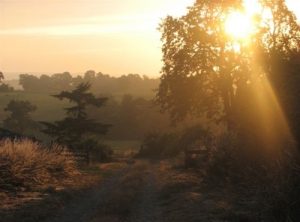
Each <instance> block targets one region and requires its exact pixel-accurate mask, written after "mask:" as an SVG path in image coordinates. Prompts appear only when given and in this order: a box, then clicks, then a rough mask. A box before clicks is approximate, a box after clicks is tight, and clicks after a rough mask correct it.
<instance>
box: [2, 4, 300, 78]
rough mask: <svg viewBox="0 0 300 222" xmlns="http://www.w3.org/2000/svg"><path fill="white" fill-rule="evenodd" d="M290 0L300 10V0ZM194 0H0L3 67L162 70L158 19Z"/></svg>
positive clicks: (12, 69)
mask: <svg viewBox="0 0 300 222" xmlns="http://www.w3.org/2000/svg"><path fill="white" fill-rule="evenodd" d="M287 1H288V3H289V6H290V7H291V8H293V9H296V10H298V12H296V13H297V14H299V15H300V1H299V0H287ZM193 2H194V0H0V50H1V53H0V70H1V71H2V72H3V73H4V74H5V73H8V74H6V75H12V74H9V73H58V72H64V71H69V72H71V73H84V72H85V71H87V70H95V71H101V72H103V73H108V74H112V75H121V74H127V73H139V74H145V75H149V76H158V75H159V71H160V69H161V65H162V63H161V58H162V54H161V42H160V33H159V31H158V30H157V27H158V24H159V23H160V21H161V19H162V18H164V17H165V16H166V15H174V16H179V15H182V14H184V13H185V12H186V7H187V6H190V5H192V3H193ZM6 77H7V78H10V77H12V76H6Z"/></svg>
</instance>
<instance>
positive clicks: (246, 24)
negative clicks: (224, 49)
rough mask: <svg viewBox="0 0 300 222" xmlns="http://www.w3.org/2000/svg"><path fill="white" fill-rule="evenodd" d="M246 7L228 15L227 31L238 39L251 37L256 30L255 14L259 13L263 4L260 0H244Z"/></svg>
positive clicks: (226, 21)
mask: <svg viewBox="0 0 300 222" xmlns="http://www.w3.org/2000/svg"><path fill="white" fill-rule="evenodd" d="M243 5H244V9H243V10H242V11H235V12H232V13H230V14H229V15H227V18H226V20H225V31H226V33H227V34H228V35H230V36H231V37H233V38H234V39H238V40H245V39H248V38H250V37H251V34H252V33H253V32H254V27H255V25H254V19H253V18H254V15H255V14H257V13H259V11H260V10H261V5H260V4H259V1H258V0H244V1H243Z"/></svg>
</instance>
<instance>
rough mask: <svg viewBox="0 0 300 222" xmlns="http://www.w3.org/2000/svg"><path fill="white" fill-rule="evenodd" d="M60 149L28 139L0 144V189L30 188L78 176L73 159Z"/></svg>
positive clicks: (6, 141) (5, 141)
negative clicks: (46, 146)
mask: <svg viewBox="0 0 300 222" xmlns="http://www.w3.org/2000/svg"><path fill="white" fill-rule="evenodd" d="M66 153H67V150H66V149H65V148H63V147H60V146H53V147H51V148H45V147H43V146H42V145H40V144H39V143H36V142H32V141H30V140H23V141H10V140H4V141H1V142H0V190H4V191H9V190H18V189H32V188H34V187H36V186H39V185H45V184H51V183H56V182H58V181H61V180H63V179H65V178H68V177H71V176H73V175H74V174H75V173H77V170H76V165H75V162H74V158H73V156H71V155H69V154H68V155H66Z"/></svg>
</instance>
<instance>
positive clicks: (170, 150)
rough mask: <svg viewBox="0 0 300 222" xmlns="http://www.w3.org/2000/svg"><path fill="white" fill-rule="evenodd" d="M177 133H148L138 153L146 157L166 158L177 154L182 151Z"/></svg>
mask: <svg viewBox="0 0 300 222" xmlns="http://www.w3.org/2000/svg"><path fill="white" fill-rule="evenodd" d="M178 141H179V140H178V135H177V134H176V133H151V134H148V135H147V136H146V137H145V139H144V141H143V144H142V148H141V150H140V152H139V154H138V156H139V157H146V158H166V157H171V156H175V155H176V154H178V153H179V152H180V147H179V146H178Z"/></svg>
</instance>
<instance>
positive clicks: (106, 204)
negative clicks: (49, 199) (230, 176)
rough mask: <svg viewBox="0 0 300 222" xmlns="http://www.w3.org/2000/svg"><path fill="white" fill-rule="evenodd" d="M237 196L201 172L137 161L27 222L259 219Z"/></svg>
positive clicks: (249, 205) (189, 221) (178, 221)
mask: <svg viewBox="0 0 300 222" xmlns="http://www.w3.org/2000/svg"><path fill="white" fill-rule="evenodd" d="M104 172H105V171H104ZM102 173H103V171H102ZM234 194H235V193H234V192H231V191H230V190H225V189H224V188H222V189H218V188H217V186H216V187H215V186H212V187H206V186H204V187H203V186H202V182H201V176H199V173H197V172H194V171H189V170H186V169H175V168H174V167H172V165H170V164H168V163H165V162H160V163H149V162H147V161H137V162H136V163H135V164H132V165H124V166H122V167H121V168H118V169H117V170H115V171H113V172H112V173H109V174H108V175H106V176H105V177H104V178H103V180H102V181H101V182H100V183H99V184H98V185H96V186H94V187H93V188H90V189H87V190H86V191H84V192H78V193H77V192H76V193H75V195H73V196H72V199H71V200H70V201H68V203H69V204H66V205H65V206H64V207H63V208H61V209H56V210H52V211H51V212H52V213H51V215H53V212H56V216H54V217H53V216H52V217H51V218H48V219H47V220H43V219H41V218H38V219H35V218H31V219H30V220H26V222H33V221H40V222H42V221H45V222H182V221H185V222H194V221H212V222H221V221H222V222H223V221H260V220H257V219H256V218H257V216H256V214H257V213H256V211H257V210H256V208H255V206H257V205H255V204H254V205H253V206H252V205H251V204H248V202H249V201H248V200H247V204H246V205H245V204H243V205H242V204H241V200H243V199H241V198H240V197H239V196H237V197H236V195H234ZM66 203H67V202H66ZM62 205H64V204H62ZM244 205H245V206H244ZM33 216H36V215H35V214H34V213H33ZM0 221H1V218H0ZM11 221H13V222H19V220H11ZM3 222H10V220H5V221H3Z"/></svg>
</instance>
